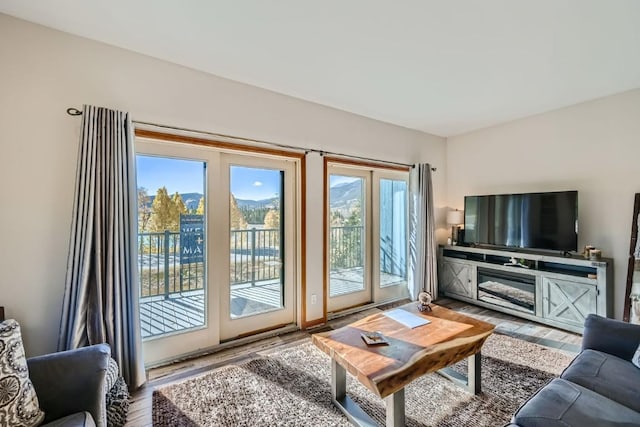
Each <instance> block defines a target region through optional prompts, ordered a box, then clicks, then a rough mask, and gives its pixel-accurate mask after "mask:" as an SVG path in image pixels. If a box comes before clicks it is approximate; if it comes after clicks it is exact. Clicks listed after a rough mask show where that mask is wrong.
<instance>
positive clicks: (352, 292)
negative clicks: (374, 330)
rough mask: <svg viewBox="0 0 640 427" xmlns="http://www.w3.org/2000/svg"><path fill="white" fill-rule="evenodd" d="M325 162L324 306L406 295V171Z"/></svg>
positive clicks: (331, 308) (334, 308)
mask: <svg viewBox="0 0 640 427" xmlns="http://www.w3.org/2000/svg"><path fill="white" fill-rule="evenodd" d="M326 167H327V183H326V185H327V187H328V192H327V200H326V201H325V203H326V204H327V209H326V211H327V218H326V221H327V224H326V227H327V242H326V248H327V249H326V250H327V255H326V256H327V260H328V262H327V270H328V271H327V272H326V274H327V283H328V286H327V293H328V295H327V311H328V312H336V311H340V310H345V309H348V308H351V307H356V306H359V305H363V304H367V303H371V302H384V301H393V300H397V299H401V298H405V297H407V296H408V295H409V293H408V289H407V265H408V258H407V252H408V240H407V235H408V208H407V207H408V192H407V189H408V173H407V172H399V171H388V170H384V169H380V170H378V169H374V170H371V168H370V167H367V168H362V167H358V166H353V167H350V166H348V165H347V166H345V165H344V164H343V163H340V164H331V163H330V162H328V163H327V165H326Z"/></svg>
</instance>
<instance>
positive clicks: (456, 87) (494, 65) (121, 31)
mask: <svg viewBox="0 0 640 427" xmlns="http://www.w3.org/2000/svg"><path fill="white" fill-rule="evenodd" d="M0 11H1V12H4V13H6V14H9V15H13V16H17V17H20V18H23V19H26V20H28V21H32V22H36V23H39V24H43V25H46V26H49V27H52V28H56V29H59V30H62V31H66V32H69V33H72V34H77V35H80V36H84V37H87V38H90V39H94V40H99V41H102V42H105V43H108V44H111V45H115V46H119V47H122V48H126V49H129V50H132V51H135V52H140V53H144V54H147V55H150V56H154V57H157V58H161V59H164V60H167V61H170V62H174V63H177V64H182V65H185V66H188V67H191V68H195V69H198V70H202V71H206V72H209V73H212V74H215V75H218V76H222V77H226V78H229V79H232V80H236V81H239V82H244V83H248V84H251V85H255V86H259V87H262V88H266V89H270V90H272V91H275V92H280V93H283V94H287V95H291V96H294V97H298V98H302V99H305V100H309V101H313V102H317V103H319V104H324V105H328V106H331V107H335V108H339V109H342V110H346V111H350V112H353V113H357V114H360V115H363V116H367V117H371V118H374V119H378V120H382V121H385V122H389V123H394V124H398V125H401V126H405V127H408V128H413V129H418V130H421V131H425V132H429V133H433V134H436V135H441V136H451V135H456V134H460V133H465V132H468V131H471V130H474V129H478V128H482V127H487V126H491V125H494V124H498V123H502V122H506V121H509V120H513V119H516V118H520V117H525V116H529V115H532V114H537V113H541V112H544V111H549V110H553V109H556V108H560V107H564V106H568V105H572V104H576V103H579V102H582V101H587V100H590V99H595V98H599V97H602V96H606V95H610V94H614V93H619V92H623V91H626V90H630V89H635V88H639V87H640V1H638V0H483V1H480V0H441V1H436V0H398V1H389V0H323V1H318V0H315V1H311V0H275V1H274V0H272V1H265V0H243V1H239V0H228V1H219V0H182V1H175V0H135V1H131V0H109V1H104V0H102V1H97V0H56V1H42V0H0Z"/></svg>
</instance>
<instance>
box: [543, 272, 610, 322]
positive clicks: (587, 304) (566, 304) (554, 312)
mask: <svg viewBox="0 0 640 427" xmlns="http://www.w3.org/2000/svg"><path fill="white" fill-rule="evenodd" d="M597 296H598V292H597V288H596V286H594V285H591V284H587V283H579V282H572V281H570V280H563V279H556V278H551V277H545V276H543V277H542V316H543V317H544V318H546V319H549V320H555V321H558V322H562V323H566V324H568V325H573V326H578V327H583V326H584V320H585V318H586V317H587V315H589V314H590V313H596V311H597V306H596V303H597Z"/></svg>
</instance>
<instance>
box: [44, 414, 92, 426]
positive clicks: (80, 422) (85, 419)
mask: <svg viewBox="0 0 640 427" xmlns="http://www.w3.org/2000/svg"><path fill="white" fill-rule="evenodd" d="M41 427H96V423H94V422H93V418H92V417H91V414H90V413H88V412H77V413H75V414H71V415H67V416H66V417H64V418H60V419H57V420H55V421H51V422H50V423H48V424H44V425H42V426H41Z"/></svg>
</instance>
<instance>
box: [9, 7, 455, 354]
mask: <svg viewBox="0 0 640 427" xmlns="http://www.w3.org/2000/svg"><path fill="white" fill-rule="evenodd" d="M0 60H1V61H2V65H1V67H0V144H1V145H0V156H1V157H0V188H1V189H2V209H0V238H1V239H2V252H1V256H0V272H2V275H1V277H0V295H1V298H0V305H4V306H5V307H6V310H7V315H8V316H10V317H15V318H16V319H18V320H19V321H20V322H21V325H22V328H23V334H24V338H25V346H26V350H27V353H28V354H29V355H35V354H42V353H46V352H50V351H53V350H54V349H55V347H56V342H57V334H58V328H59V323H60V313H61V305H62V298H63V289H64V279H65V268H66V262H67V249H68V240H69V229H70V222H71V210H72V202H73V191H74V190H73V188H74V179H75V169H76V157H77V147H78V137H79V126H80V118H77V117H76V118H74V117H70V116H68V115H67V114H66V113H65V110H66V108H67V107H78V108H80V107H81V106H82V104H93V105H100V106H106V107H110V108H116V109H121V110H125V111H129V112H131V113H132V116H133V118H134V120H138V121H146V122H153V123H161V124H165V125H173V126H179V127H183V128H190V129H196V130H202V131H211V132H218V133H225V134H231V135H237V136H242V137H248V138H257V139H262V140H270V141H276V142H280V143H284V144H290V145H297V146H305V147H310V148H318V149H323V150H327V151H338V152H343V153H347V154H354V155H364V156H367V157H373V158H379V159H386V160H391V161H397V162H406V163H413V162H420V161H426V162H430V163H432V164H433V165H434V166H436V167H438V168H439V171H438V172H437V173H436V174H435V176H434V189H435V193H436V205H437V206H438V207H440V208H442V207H443V206H444V204H445V194H444V187H445V167H444V166H445V164H444V163H445V141H444V139H443V138H439V137H435V136H431V135H427V134H424V133H421V132H417V131H413V130H409V129H405V128H401V127H397V126H393V125H389V124H385V123H381V122H378V121H374V120H370V119H366V118H363V117H360V116H357V115H353V114H349V113H345V112H342V111H338V110H335V109H331V108H327V107H323V106H320V105H317V104H313V103H309V102H305V101H301V100H298V99H294V98H291V97H287V96H284V95H279V94H276V93H273V92H269V91H266V90H262V89H258V88H255V87H251V86H247V85H244V84H240V83H236V82H232V81H229V80H225V79H222V78H217V77H214V76H211V75H208V74H205V73H201V72H197V71H194V70H191V69H188V68H185V67H181V66H177V65H174V64H170V63H167V62H163V61H159V60H156V59H152V58H149V57H146V56H143V55H139V54H136V53H132V52H129V51H126V50H122V49H118V48H114V47H111V46H108V45H105V44H101V43H97V42H93V41H90V40H87V39H83V38H79V37H75V36H71V35H68V34H64V33H61V32H57V31H54V30H50V29H47V28H44V27H41V26H37V25H34V24H31V23H27V22H25V21H21V20H17V19H14V18H11V17H9V16H6V15H1V14H0ZM310 163H312V166H311V167H310V171H309V172H310V173H309V176H308V179H309V181H310V182H311V184H310V186H309V188H310V190H311V193H310V194H309V195H308V201H309V203H308V207H307V212H310V213H311V214H310V215H309V217H308V222H307V225H308V229H309V234H308V241H309V244H308V253H307V258H308V260H309V264H310V268H309V269H308V270H309V273H310V274H309V277H308V283H307V288H308V290H309V292H308V294H309V295H310V294H311V293H316V294H318V301H321V300H322V298H320V295H321V291H322V278H321V277H320V276H319V275H318V272H319V271H320V272H321V269H320V270H318V263H319V262H320V261H319V260H321V259H322V255H321V254H322V252H321V241H322V238H321V235H318V233H317V231H318V230H321V225H322V224H321V222H322V221H321V216H318V215H317V213H318V212H322V191H321V187H319V186H318V185H317V183H318V182H321V180H322V168H321V167H320V168H318V167H317V166H318V165H317V164H313V161H311V162H310ZM441 231H442V232H444V228H443V230H441ZM311 273H313V274H311ZM321 315H322V307H321V306H319V305H316V306H311V305H309V306H308V320H313V319H315V318H317V317H321Z"/></svg>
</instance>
